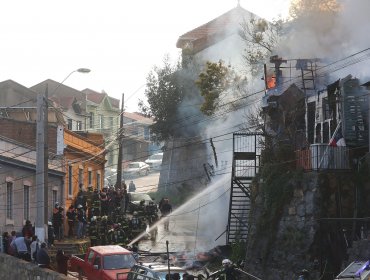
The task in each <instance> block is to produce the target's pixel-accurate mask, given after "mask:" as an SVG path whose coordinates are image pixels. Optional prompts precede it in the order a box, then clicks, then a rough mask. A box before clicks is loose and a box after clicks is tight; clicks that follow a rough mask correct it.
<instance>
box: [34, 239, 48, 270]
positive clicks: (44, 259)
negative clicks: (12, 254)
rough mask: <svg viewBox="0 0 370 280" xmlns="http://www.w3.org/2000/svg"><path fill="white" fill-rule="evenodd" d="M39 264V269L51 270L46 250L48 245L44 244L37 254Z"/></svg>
mask: <svg viewBox="0 0 370 280" xmlns="http://www.w3.org/2000/svg"><path fill="white" fill-rule="evenodd" d="M37 263H38V265H39V267H42V268H50V256H49V254H48V251H47V249H46V243H45V242H43V243H42V244H41V246H40V249H39V250H38V252H37Z"/></svg>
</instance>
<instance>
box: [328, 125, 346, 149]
mask: <svg viewBox="0 0 370 280" xmlns="http://www.w3.org/2000/svg"><path fill="white" fill-rule="evenodd" d="M329 146H332V147H344V146H346V141H345V140H344V137H343V134H342V129H341V128H339V129H338V130H337V131H336V132H334V135H333V136H332V137H331V139H330V141H329Z"/></svg>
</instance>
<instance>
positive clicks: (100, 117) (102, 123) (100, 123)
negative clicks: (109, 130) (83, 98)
mask: <svg viewBox="0 0 370 280" xmlns="http://www.w3.org/2000/svg"><path fill="white" fill-rule="evenodd" d="M99 128H104V116H103V115H99Z"/></svg>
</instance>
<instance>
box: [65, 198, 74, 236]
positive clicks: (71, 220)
mask: <svg viewBox="0 0 370 280" xmlns="http://www.w3.org/2000/svg"><path fill="white" fill-rule="evenodd" d="M67 221H68V237H69V238H72V237H73V236H74V227H75V221H76V210H75V208H74V206H73V205H71V206H69V208H68V211H67Z"/></svg>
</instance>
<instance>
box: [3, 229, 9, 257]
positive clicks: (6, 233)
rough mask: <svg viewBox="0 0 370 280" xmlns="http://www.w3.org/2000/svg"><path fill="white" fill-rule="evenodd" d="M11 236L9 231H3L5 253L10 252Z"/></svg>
mask: <svg viewBox="0 0 370 280" xmlns="http://www.w3.org/2000/svg"><path fill="white" fill-rule="evenodd" d="M9 238H10V236H9V232H7V231H5V232H4V233H3V250H4V251H3V253H4V254H9V253H8V245H9Z"/></svg>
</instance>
